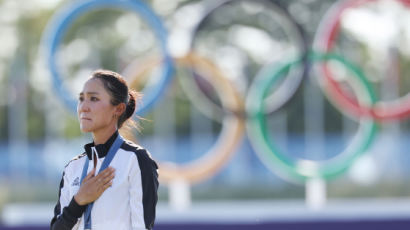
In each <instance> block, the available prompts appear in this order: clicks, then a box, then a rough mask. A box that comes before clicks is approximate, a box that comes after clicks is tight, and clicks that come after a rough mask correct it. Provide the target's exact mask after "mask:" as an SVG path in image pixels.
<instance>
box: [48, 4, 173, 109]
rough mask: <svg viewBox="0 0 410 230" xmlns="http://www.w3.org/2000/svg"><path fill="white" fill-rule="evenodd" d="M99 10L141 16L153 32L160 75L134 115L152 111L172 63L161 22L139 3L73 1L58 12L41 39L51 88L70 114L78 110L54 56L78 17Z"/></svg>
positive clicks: (171, 69) (169, 74)
mask: <svg viewBox="0 0 410 230" xmlns="http://www.w3.org/2000/svg"><path fill="white" fill-rule="evenodd" d="M98 8H119V9H123V10H131V11H134V12H136V13H137V14H139V15H140V16H142V17H143V18H144V19H145V20H146V21H147V22H148V24H149V25H150V26H151V27H152V28H153V30H154V32H155V35H156V37H157V39H158V40H159V41H160V46H161V51H162V53H163V58H164V61H163V71H162V76H161V79H160V81H159V83H158V85H157V87H150V88H149V89H150V90H149V92H146V93H145V92H144V101H145V102H142V103H141V106H140V107H139V108H138V110H137V112H136V114H139V115H141V114H143V113H145V112H147V110H148V109H149V108H151V107H152V106H153V105H154V103H155V102H156V101H157V100H158V98H159V97H160V95H161V93H162V92H163V91H164V89H165V87H166V86H167V85H168V83H169V82H170V80H171V78H172V72H173V63H172V58H171V57H170V55H169V52H168V49H167V32H166V30H165V27H164V26H163V24H162V21H161V19H160V18H159V17H158V16H157V15H156V14H155V13H154V12H153V11H152V10H151V9H150V7H149V6H147V5H146V4H144V3H143V2H141V1H130V0H87V1H82V0H81V1H76V2H75V3H73V4H71V5H69V6H67V7H65V8H63V9H62V10H60V11H59V12H57V13H56V14H55V15H54V16H53V17H52V19H51V22H50V23H49V25H47V29H46V33H45V39H43V44H44V45H43V47H44V49H45V54H46V57H47V65H48V67H49V69H50V72H51V75H52V77H53V85H54V87H55V88H56V90H57V91H58V93H59V96H60V98H61V99H62V100H63V102H64V103H65V104H66V105H67V106H68V107H69V109H71V110H72V111H76V110H77V100H76V99H74V98H73V97H72V95H70V93H69V91H68V90H67V88H66V87H64V85H63V84H62V83H63V80H62V74H61V73H60V71H59V70H58V68H57V64H56V52H57V50H58V47H59V44H60V43H61V41H62V38H63V37H64V35H65V33H66V32H67V29H68V27H69V25H70V24H71V23H72V22H73V21H74V19H76V18H77V17H79V16H81V15H82V14H85V13H87V12H89V11H90V10H93V9H98Z"/></svg>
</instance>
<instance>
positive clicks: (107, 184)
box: [102, 180, 113, 191]
mask: <svg viewBox="0 0 410 230" xmlns="http://www.w3.org/2000/svg"><path fill="white" fill-rule="evenodd" d="M112 184H113V181H112V180H110V181H108V182H107V183H105V184H104V185H103V186H102V189H103V190H104V191H105V190H106V189H107V188H109V187H111V186H112Z"/></svg>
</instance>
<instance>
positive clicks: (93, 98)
mask: <svg viewBox="0 0 410 230" xmlns="http://www.w3.org/2000/svg"><path fill="white" fill-rule="evenodd" d="M90 100H91V101H98V98H97V97H90Z"/></svg>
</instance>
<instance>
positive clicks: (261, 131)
mask: <svg viewBox="0 0 410 230" xmlns="http://www.w3.org/2000/svg"><path fill="white" fill-rule="evenodd" d="M309 60H310V61H320V62H322V61H328V60H333V61H337V62H338V63H341V64H343V65H344V66H345V67H347V68H348V69H349V70H350V72H351V73H352V74H354V75H355V77H357V78H358V79H359V81H358V82H360V83H363V82H366V79H365V77H364V75H363V73H361V72H360V71H359V70H358V69H357V68H355V67H354V66H353V65H351V64H350V63H348V62H346V61H345V60H344V59H343V58H342V57H340V56H337V55H334V54H318V53H312V54H311V55H309ZM300 62H301V60H300V59H298V60H295V61H291V62H289V63H287V64H285V65H283V66H281V67H279V68H276V67H274V66H268V67H267V68H266V69H263V70H262V71H261V72H260V74H259V75H258V77H257V81H256V83H255V84H254V85H253V87H252V88H251V90H250V93H249V96H248V98H247V100H246V108H247V111H248V113H249V114H250V115H251V116H250V117H249V119H248V121H247V130H248V136H249V138H250V140H251V144H252V146H253V147H254V149H255V150H256V153H257V155H258V156H259V158H260V159H261V160H262V162H263V163H265V165H267V167H268V168H271V169H273V170H277V171H279V173H283V174H285V176H287V177H288V178H290V179H294V180H297V181H304V180H307V179H311V178H330V177H332V176H335V175H337V174H339V173H341V172H343V171H344V170H345V169H347V168H348V167H349V166H350V165H351V164H352V162H353V161H354V160H355V159H356V158H357V157H358V156H360V155H361V154H363V153H364V152H365V151H366V149H367V148H368V147H369V145H370V143H371V142H372V140H373V138H374V136H375V131H376V124H375V122H374V121H373V119H371V118H368V117H361V118H360V128H359V131H358V134H357V135H356V136H355V137H354V139H353V141H352V142H351V143H350V144H349V146H348V147H347V148H346V149H345V150H344V152H342V153H341V154H339V155H337V156H336V157H334V158H331V159H329V160H324V161H312V160H302V159H300V160H296V161H295V160H292V159H290V158H289V157H287V156H285V155H284V154H282V153H281V152H280V150H279V148H278V147H277V146H276V145H275V143H273V142H272V140H271V138H270V137H269V133H268V131H267V128H266V124H265V123H266V122H265V118H264V117H265V115H264V113H263V111H264V103H263V99H264V98H265V97H266V94H267V92H268V89H269V87H271V86H272V85H274V84H277V82H278V80H279V79H280V78H281V77H282V75H283V74H285V73H286V72H287V71H289V68H291V66H292V65H296V64H299V63H300ZM362 87H363V89H364V92H366V94H367V95H361V96H365V97H361V99H363V100H366V101H365V103H367V104H368V105H373V104H374V103H375V101H376V98H375V96H374V94H372V93H371V89H370V88H369V87H368V85H365V84H362Z"/></svg>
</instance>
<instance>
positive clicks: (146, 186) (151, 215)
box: [129, 149, 159, 230]
mask: <svg viewBox="0 0 410 230" xmlns="http://www.w3.org/2000/svg"><path fill="white" fill-rule="evenodd" d="M136 156H137V161H138V162H134V164H132V166H131V170H130V174H129V180H130V207H131V222H132V223H131V224H132V229H133V230H137V229H138V230H140V229H152V228H153V226H154V221H155V209H156V205H157V201H158V195H157V192H158V185H159V183H158V172H157V170H158V166H157V164H156V163H155V161H153V160H152V159H151V157H150V156H149V154H148V153H147V151H146V150H144V149H142V150H138V151H137V152H136Z"/></svg>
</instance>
